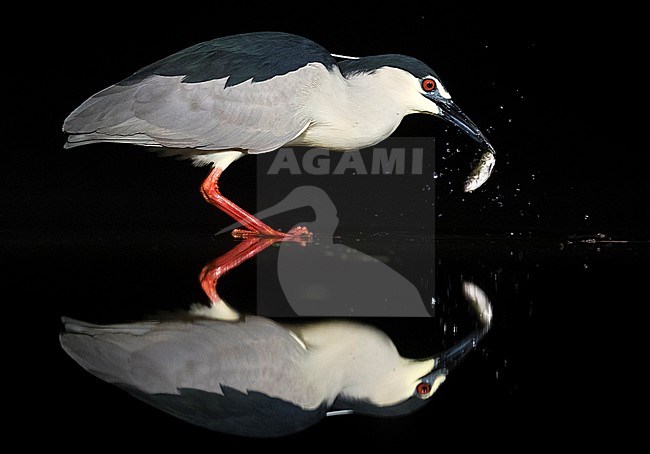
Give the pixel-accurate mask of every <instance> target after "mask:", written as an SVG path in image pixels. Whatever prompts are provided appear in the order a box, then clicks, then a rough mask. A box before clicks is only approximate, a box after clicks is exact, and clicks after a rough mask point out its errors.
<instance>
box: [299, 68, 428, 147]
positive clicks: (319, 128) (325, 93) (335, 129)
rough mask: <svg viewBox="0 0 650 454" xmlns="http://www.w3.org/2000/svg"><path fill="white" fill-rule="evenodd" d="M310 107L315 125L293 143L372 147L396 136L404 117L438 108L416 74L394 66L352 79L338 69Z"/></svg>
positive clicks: (312, 123)
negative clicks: (422, 90)
mask: <svg viewBox="0 0 650 454" xmlns="http://www.w3.org/2000/svg"><path fill="white" fill-rule="evenodd" d="M305 107H306V111H307V112H309V113H310V115H309V116H310V117H311V124H310V126H309V127H308V128H307V129H306V130H305V132H304V133H303V134H302V135H301V136H300V137H298V138H297V139H295V140H294V141H292V142H291V143H290V144H289V145H299V146H312V147H322V148H330V149H334V150H351V149H358V148H364V147H369V146H372V145H374V144H376V143H378V142H381V141H382V140H384V139H385V138H386V137H388V136H389V135H391V134H392V133H393V132H394V131H395V129H397V127H398V126H399V124H400V122H401V121H402V118H404V116H406V115H408V114H411V113H416V112H426V113H436V112H435V111H437V108H436V106H435V104H434V103H432V102H431V101H429V100H428V99H426V98H425V97H424V96H422V95H421V94H420V92H419V83H418V81H417V79H416V78H415V77H413V76H412V75H410V74H409V73H407V72H406V71H403V70H401V69H397V68H391V67H385V68H380V69H378V70H376V71H374V72H372V73H360V74H355V75H351V76H349V77H348V78H347V79H346V78H345V77H343V76H342V75H341V73H340V72H339V70H338V69H336V68H335V69H334V70H333V72H332V73H331V74H330V77H329V78H327V79H326V81H323V84H322V85H320V86H319V87H318V89H317V90H314V92H313V94H312V95H311V96H310V98H309V100H308V101H307V105H306V106H305ZM434 110H435V111H434Z"/></svg>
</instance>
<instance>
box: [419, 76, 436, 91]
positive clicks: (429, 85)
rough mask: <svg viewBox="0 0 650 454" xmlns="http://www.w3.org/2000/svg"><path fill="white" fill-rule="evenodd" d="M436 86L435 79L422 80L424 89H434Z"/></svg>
mask: <svg viewBox="0 0 650 454" xmlns="http://www.w3.org/2000/svg"><path fill="white" fill-rule="evenodd" d="M434 88H436V81H435V80H433V79H424V80H423V81H422V90H424V91H433V89H434Z"/></svg>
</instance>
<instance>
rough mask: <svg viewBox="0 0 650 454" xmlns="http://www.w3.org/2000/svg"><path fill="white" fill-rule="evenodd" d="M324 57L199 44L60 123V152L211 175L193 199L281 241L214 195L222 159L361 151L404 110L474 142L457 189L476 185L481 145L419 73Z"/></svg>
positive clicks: (300, 44) (377, 60) (276, 47)
mask: <svg viewBox="0 0 650 454" xmlns="http://www.w3.org/2000/svg"><path fill="white" fill-rule="evenodd" d="M335 57H339V56H335V55H332V54H330V53H329V52H328V51H326V50H325V49H324V48H323V47H321V46H320V45H318V44H316V43H314V42H312V41H310V40H308V39H305V38H302V37H300V36H295V35H291V34H286V33H278V32H260V33H249V34H242V35H235V36H227V37H223V38H218V39H215V40H212V41H207V42H203V43H200V44H197V45H195V46H192V47H190V48H187V49H185V50H182V51H180V52H178V53H176V54H173V55H171V56H169V57H167V58H164V59H162V60H160V61H158V62H156V63H153V64H152V65H149V66H147V67H145V68H143V69H141V70H139V71H137V72H136V73H135V74H133V75H132V76H130V77H128V78H126V79H124V80H122V81H121V82H118V83H116V84H115V85H112V86H110V87H108V88H106V89H105V90H102V91H100V92H99V93H97V94H95V95H93V96H91V97H90V98H89V99H88V100H86V101H85V102H84V103H83V104H81V105H80V106H79V107H78V108H77V109H75V110H74V111H73V112H72V113H71V114H70V115H69V116H68V118H66V120H65V122H64V124H63V130H64V131H65V132H66V133H68V134H69V136H68V139H67V143H66V144H65V146H66V147H67V148H70V147H76V146H79V145H86V144H91V143H96V142H118V143H129V144H135V145H142V146H146V147H155V148H164V150H162V151H163V152H164V154H166V155H177V156H180V157H188V158H191V159H192V161H193V163H194V164H196V165H210V166H212V167H213V170H212V171H211V173H210V175H209V176H208V177H207V178H206V180H205V181H204V182H203V184H202V186H201V189H202V193H203V195H204V197H205V199H206V200H207V201H208V202H210V203H211V204H213V205H215V206H217V207H218V208H220V209H221V210H223V211H224V212H226V213H227V214H229V215H230V216H231V217H232V218H234V219H235V220H236V221H237V222H239V223H241V224H242V225H243V226H244V227H245V228H246V229H247V230H246V231H238V232H237V233H238V234H240V235H267V236H280V237H283V236H287V234H286V233H281V232H278V231H276V230H274V229H272V228H270V227H269V226H268V225H266V224H265V223H263V222H262V221H260V220H259V219H257V218H255V217H254V216H252V215H250V214H249V213H247V212H246V211H244V210H243V209H241V208H240V207H239V206H237V205H235V204H234V203H233V202H231V201H230V200H228V199H226V198H225V197H224V196H223V195H222V194H221V193H220V191H219V188H218V181H219V177H220V175H221V174H222V172H223V171H224V170H225V169H226V168H227V167H228V166H229V165H230V164H231V163H232V162H234V161H235V160H237V159H239V158H240V157H242V156H243V155H245V154H256V153H266V152H270V151H273V150H276V149H278V148H280V147H283V146H307V147H321V148H327V149H331V150H339V151H346V150H355V149H361V148H365V147H369V146H372V145H374V144H376V143H378V142H380V141H381V140H383V139H385V138H386V137H388V136H389V135H390V134H392V133H393V131H395V129H396V128H397V127H398V126H399V124H400V122H401V121H402V118H404V116H406V115H409V114H413V113H424V114H431V115H436V116H438V117H440V118H443V119H445V120H447V121H449V122H451V123H453V124H454V125H456V126H458V127H459V128H460V129H462V130H463V131H464V132H465V133H467V134H468V135H469V136H470V137H472V138H473V139H475V140H476V141H478V142H479V143H480V144H481V146H482V147H483V148H484V149H485V150H486V151H485V152H484V153H483V156H482V158H481V160H480V162H479V165H478V166H477V167H476V168H475V169H474V171H473V172H472V174H470V176H469V177H468V179H467V181H466V183H465V190H466V191H473V190H474V189H476V188H477V187H479V186H480V185H481V184H483V182H484V181H485V180H487V178H488V177H489V176H490V173H491V172H492V168H493V166H494V162H495V160H494V150H493V148H492V146H491V145H490V144H489V143H488V142H487V140H486V139H485V137H484V136H483V134H482V133H481V131H480V130H479V129H478V127H477V126H476V125H475V124H474V123H473V122H472V121H471V120H470V119H469V118H468V117H467V116H466V115H465V114H464V113H463V112H462V111H461V110H460V109H459V108H458V107H457V106H456V104H454V102H453V101H452V100H451V96H450V94H449V92H448V91H447V90H446V88H445V86H444V85H443V83H442V81H441V80H440V78H439V77H438V76H437V75H436V73H435V72H434V71H433V70H432V69H431V68H430V67H429V66H427V65H426V64H424V63H422V62H421V61H419V60H417V59H415V58H412V57H408V56H404V55H377V56H371V57H363V58H349V57H343V58H344V59H343V60H341V59H339V61H337V59H336V58H335ZM307 233H308V232H307V231H306V229H304V228H296V229H293V230H292V231H291V232H289V235H294V236H295V235H302V234H307Z"/></svg>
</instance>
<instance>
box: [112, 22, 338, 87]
mask: <svg viewBox="0 0 650 454" xmlns="http://www.w3.org/2000/svg"><path fill="white" fill-rule="evenodd" d="M313 62H318V63H322V64H323V65H324V66H325V67H326V68H328V69H330V68H332V67H333V66H334V65H336V61H335V60H334V57H332V55H331V54H330V53H329V52H327V51H326V50H325V49H324V48H323V47H321V46H320V45H319V44H316V43H315V42H313V41H310V40H308V39H306V38H303V37H301V36H296V35H291V34H288V33H280V32H257V33H246V34H242V35H233V36H225V37H223V38H217V39H213V40H211V41H206V42H203V43H199V44H196V45H194V46H192V47H188V48H187V49H184V50H181V51H180V52H177V53H175V54H173V55H170V56H169V57H166V58H163V59H162V60H159V61H157V62H156V63H153V64H151V65H149V66H147V67H145V68H142V69H140V70H139V71H137V72H136V73H135V74H133V75H132V76H131V77H128V78H126V79H124V80H123V81H121V82H119V83H118V85H133V84H137V83H138V82H140V81H142V80H143V79H145V78H147V77H149V76H152V75H160V76H185V77H183V80H182V81H183V82H185V83H197V82H205V81H208V80H214V79H222V78H224V77H228V80H227V82H226V87H229V86H233V85H237V84H240V83H242V82H244V81H247V80H250V79H252V80H253V82H262V81H264V80H268V79H271V78H273V77H275V76H281V75H283V74H287V73H289V72H291V71H295V70H297V69H299V68H302V67H303V66H305V65H307V64H308V63H313Z"/></svg>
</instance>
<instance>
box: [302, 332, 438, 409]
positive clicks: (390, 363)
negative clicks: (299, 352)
mask: <svg viewBox="0 0 650 454" xmlns="http://www.w3.org/2000/svg"><path fill="white" fill-rule="evenodd" d="M294 331H295V332H296V334H297V335H298V337H299V338H300V339H302V340H303V342H304V343H305V345H306V348H307V349H308V350H309V352H310V353H309V359H308V360H307V361H305V363H303V367H305V370H303V373H304V376H305V377H310V378H312V379H311V380H310V383H312V386H317V385H316V383H318V385H319V386H322V389H320V393H322V395H323V396H324V397H325V399H326V401H328V403H331V402H333V400H334V399H335V398H336V396H338V395H345V396H348V397H353V398H357V399H365V400H368V401H370V402H372V403H375V404H378V405H388V404H393V403H396V402H398V401H402V400H405V399H407V398H408V397H410V395H411V394H412V393H413V391H414V389H415V382H416V380H417V379H418V378H419V377H422V376H423V375H425V374H427V373H428V372H430V371H431V369H432V368H433V365H434V361H433V360H432V359H430V360H424V361H417V360H410V359H406V358H403V357H401V356H400V355H399V353H398V351H397V348H395V345H394V344H393V342H392V341H391V340H390V339H389V338H388V336H387V335H386V334H385V333H383V332H382V331H380V330H378V329H376V328H373V327H370V326H367V325H362V324H359V323H353V322H338V321H336V322H322V323H314V324H311V325H303V326H301V327H294Z"/></svg>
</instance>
